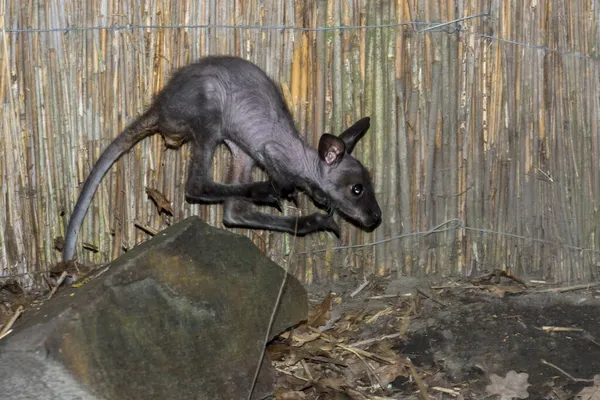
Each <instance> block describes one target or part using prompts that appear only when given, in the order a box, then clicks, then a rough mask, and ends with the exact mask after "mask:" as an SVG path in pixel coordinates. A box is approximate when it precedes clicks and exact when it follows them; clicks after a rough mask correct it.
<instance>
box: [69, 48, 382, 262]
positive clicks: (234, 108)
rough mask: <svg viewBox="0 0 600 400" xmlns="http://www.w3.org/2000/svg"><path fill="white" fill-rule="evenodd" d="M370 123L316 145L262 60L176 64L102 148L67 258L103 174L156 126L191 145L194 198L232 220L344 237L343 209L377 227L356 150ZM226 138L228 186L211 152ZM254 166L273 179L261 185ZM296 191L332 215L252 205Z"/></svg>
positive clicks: (174, 141)
mask: <svg viewBox="0 0 600 400" xmlns="http://www.w3.org/2000/svg"><path fill="white" fill-rule="evenodd" d="M369 126H370V120H369V118H368V117H366V118H363V119H361V120H359V121H357V122H356V123H355V124H354V125H352V126H351V127H350V128H348V129H347V130H346V131H344V132H343V133H342V134H340V135H339V136H334V135H331V134H327V133H325V134H323V135H322V136H321V138H320V140H319V146H318V149H314V148H312V147H310V146H308V145H307V144H306V143H305V142H304V141H303V140H302V138H301V137H300V135H299V133H298V131H297V130H296V128H295V126H294V123H293V119H292V117H291V114H290V112H289V110H288V108H287V106H286V104H285V101H284V100H283V96H282V95H281V92H280V90H279V88H278V87H277V85H276V84H275V83H274V82H273V81H272V80H271V79H270V78H269V77H268V76H267V74H266V73H265V72H264V71H262V70H261V69H260V68H259V67H258V66H256V65H255V64H253V63H251V62H249V61H246V60H244V59H242V58H238V57H230V56H208V57H205V58H202V59H200V60H199V61H198V62H196V63H194V64H191V65H188V66H186V67H184V68H182V69H180V70H179V71H177V72H176V73H175V74H174V75H173V76H172V77H171V79H170V80H169V82H168V83H167V85H166V86H165V87H164V88H163V89H162V90H161V91H160V92H159V93H158V95H157V96H156V97H155V99H154V101H153V103H152V105H151V106H150V107H149V109H148V110H147V111H146V112H145V113H144V114H143V115H142V116H140V117H139V118H138V119H136V120H135V121H133V122H132V123H131V124H130V125H129V126H127V128H126V129H125V130H124V131H123V132H122V133H120V134H119V135H118V136H117V137H116V138H115V139H114V140H113V142H112V143H111V144H110V145H109V146H108V147H107V148H106V149H105V150H104V152H103V153H102V155H101V156H100V158H99V159H98V161H97V162H96V164H95V165H94V167H93V168H92V170H91V172H90V174H89V176H88V178H87V179H86V181H85V183H84V185H83V189H82V190H81V193H80V194H79V198H78V200H77V204H76V205H75V209H74V210H73V215H72V216H71V219H70V221H69V226H68V227H67V232H66V235H65V236H66V237H65V243H64V249H63V261H69V260H71V259H72V258H73V255H74V253H75V243H76V240H77V233H78V232H79V228H80V226H81V223H82V221H83V218H84V217H85V215H86V213H87V210H88V208H89V205H90V202H91V200H92V197H93V196H94V194H95V193H96V190H97V188H98V185H99V184H100V181H101V180H102V178H103V177H104V175H105V174H106V173H107V172H108V170H109V169H110V167H111V166H112V165H113V164H114V163H115V162H116V161H117V160H118V159H119V158H120V157H121V156H122V155H123V154H125V153H127V152H128V151H129V150H130V149H131V148H132V147H133V146H134V145H135V144H136V143H138V142H139V141H141V140H142V139H144V138H146V137H148V136H151V135H154V134H156V133H160V134H161V135H162V136H163V138H164V140H165V143H166V145H167V146H168V147H171V148H178V147H180V146H181V145H183V144H184V143H189V145H190V148H191V159H190V165H189V169H188V178H187V181H186V193H185V195H186V201H187V202H189V203H216V202H224V217H223V224H224V225H225V226H227V227H243V228H250V229H266V230H272V231H280V232H287V233H290V234H295V235H306V234H308V233H312V232H316V231H323V230H324V231H330V232H333V233H335V234H336V235H338V236H339V226H338V225H337V223H336V222H335V221H334V219H333V215H332V212H333V211H334V210H335V211H338V212H339V213H340V214H342V215H343V216H345V217H346V218H348V219H349V220H351V221H352V222H354V223H355V224H357V225H358V226H360V227H361V228H362V229H364V230H367V231H372V230H373V229H375V228H376V227H377V226H379V224H380V222H381V210H380V208H379V204H378V203H377V199H376V198H375V193H374V191H373V185H372V183H371V178H370V176H369V173H368V171H367V170H366V169H365V168H364V167H363V166H362V164H361V163H360V162H359V161H358V160H357V159H355V158H354V157H352V155H351V153H352V150H353V149H354V146H355V145H356V143H357V142H358V141H359V140H360V139H361V138H362V137H363V136H364V134H365V133H366V132H367V130H368V129H369ZM222 143H225V144H226V145H227V147H228V148H229V150H230V151H231V154H232V156H233V158H232V164H231V167H230V183H218V182H214V181H213V180H212V172H211V166H212V156H213V153H214V151H215V149H216V147H217V146H218V145H219V144H222ZM255 165H257V166H259V167H260V168H262V169H263V170H264V171H265V172H266V173H267V175H268V176H269V180H267V181H260V182H253V180H252V168H253V167H254V166H255ZM297 190H298V191H303V192H305V193H306V194H307V195H308V196H309V197H310V198H311V199H312V200H313V201H314V202H315V203H316V204H317V205H320V206H321V207H323V208H327V209H329V213H327V214H322V213H313V214H309V215H306V216H301V217H289V216H277V215H269V214H267V213H263V212H259V211H255V210H254V209H253V208H252V204H253V203H254V204H261V205H270V206H273V207H277V208H279V205H280V200H281V199H286V200H293V199H295V193H296V191H297Z"/></svg>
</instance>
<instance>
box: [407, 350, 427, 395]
mask: <svg viewBox="0 0 600 400" xmlns="http://www.w3.org/2000/svg"><path fill="white" fill-rule="evenodd" d="M408 368H409V369H410V374H411V375H412V377H413V379H414V380H415V382H416V384H417V386H418V387H419V390H420V392H421V396H422V397H423V400H429V394H427V388H426V387H425V384H424V383H423V380H422V379H421V377H420V376H419V374H418V373H417V369H416V368H415V366H414V365H413V363H412V362H410V360H409V365H408Z"/></svg>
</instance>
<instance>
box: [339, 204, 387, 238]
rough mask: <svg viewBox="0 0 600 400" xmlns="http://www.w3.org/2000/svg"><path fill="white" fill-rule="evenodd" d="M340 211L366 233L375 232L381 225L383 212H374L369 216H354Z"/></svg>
mask: <svg viewBox="0 0 600 400" xmlns="http://www.w3.org/2000/svg"><path fill="white" fill-rule="evenodd" d="M338 211H339V212H340V213H341V214H343V215H344V216H345V217H346V218H347V219H348V220H349V221H350V222H352V223H353V224H354V225H356V226H358V227H359V228H361V229H362V230H364V231H366V232H373V231H374V230H375V229H377V227H379V225H381V211H380V210H377V211H372V212H370V213H369V214H359V215H356V214H354V215H352V214H347V213H345V212H343V211H342V210H340V209H338Z"/></svg>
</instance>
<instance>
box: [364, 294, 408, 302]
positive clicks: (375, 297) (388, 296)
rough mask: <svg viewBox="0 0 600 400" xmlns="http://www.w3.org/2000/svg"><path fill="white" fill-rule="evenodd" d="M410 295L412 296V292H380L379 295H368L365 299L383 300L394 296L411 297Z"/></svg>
mask: <svg viewBox="0 0 600 400" xmlns="http://www.w3.org/2000/svg"><path fill="white" fill-rule="evenodd" d="M411 296H412V293H396V294H382V295H379V296H371V297H368V298H367V300H385V299H394V298H396V297H411Z"/></svg>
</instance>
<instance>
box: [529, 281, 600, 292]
mask: <svg viewBox="0 0 600 400" xmlns="http://www.w3.org/2000/svg"><path fill="white" fill-rule="evenodd" d="M598 286H600V282H596V283H584V284H581V285H574V286H564V287H557V288H551V289H540V290H534V291H533V293H551V292H560V293H564V292H573V291H575V290H585V289H591V288H595V287H598Z"/></svg>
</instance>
